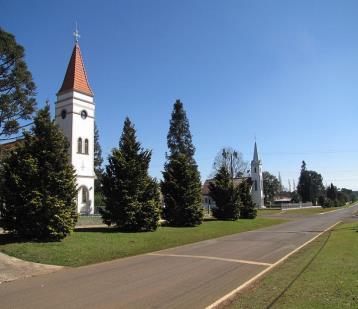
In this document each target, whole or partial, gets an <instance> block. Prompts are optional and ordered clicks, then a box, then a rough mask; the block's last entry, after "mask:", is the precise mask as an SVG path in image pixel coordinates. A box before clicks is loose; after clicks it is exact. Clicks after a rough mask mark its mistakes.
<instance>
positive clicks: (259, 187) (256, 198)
mask: <svg viewBox="0 0 358 309" xmlns="http://www.w3.org/2000/svg"><path fill="white" fill-rule="evenodd" d="M251 180H252V184H253V186H252V190H251V196H252V201H253V202H254V203H255V204H256V207H258V208H264V207H265V205H264V194H263V178H262V163H261V161H260V160H259V154H258V151H257V145H256V141H255V146H254V156H253V159H252V161H251Z"/></svg>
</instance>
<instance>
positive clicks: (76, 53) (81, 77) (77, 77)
mask: <svg viewBox="0 0 358 309" xmlns="http://www.w3.org/2000/svg"><path fill="white" fill-rule="evenodd" d="M67 90H77V91H79V92H83V93H85V94H87V95H90V96H93V92H92V90H91V87H90V85H89V83H88V79H87V74H86V70H85V67H84V65H83V60H82V55H81V49H80V46H79V45H78V43H76V44H75V47H74V48H73V51H72V55H71V59H70V62H69V64H68V67H67V71H66V75H65V78H64V80H63V83H62V87H61V88H60V90H59V91H58V93H61V92H64V91H67Z"/></svg>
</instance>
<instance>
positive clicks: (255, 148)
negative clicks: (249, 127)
mask: <svg viewBox="0 0 358 309" xmlns="http://www.w3.org/2000/svg"><path fill="white" fill-rule="evenodd" d="M253 160H254V161H259V155H258V154H257V145H256V142H255V147H254V158H253Z"/></svg>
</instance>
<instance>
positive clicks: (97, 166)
mask: <svg viewBox="0 0 358 309" xmlns="http://www.w3.org/2000/svg"><path fill="white" fill-rule="evenodd" d="M102 164H103V158H102V148H101V144H100V143H99V132H98V128H97V125H96V123H95V124H94V172H95V174H96V179H95V182H94V188H95V192H96V193H101V181H102V175H103V168H102Z"/></svg>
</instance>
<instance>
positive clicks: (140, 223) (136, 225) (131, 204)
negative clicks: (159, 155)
mask: <svg viewBox="0 0 358 309" xmlns="http://www.w3.org/2000/svg"><path fill="white" fill-rule="evenodd" d="M135 134H136V131H135V128H134V126H133V125H132V123H131V121H130V120H129V118H126V120H125V122H124V127H123V132H122V136H121V139H120V142H119V147H118V148H115V149H113V150H112V154H111V155H110V157H109V162H108V165H107V166H106V170H105V173H104V174H103V188H102V189H103V194H104V202H105V209H102V210H100V212H101V214H102V217H103V221H104V222H105V223H108V222H110V223H114V224H116V225H117V226H118V227H119V228H120V229H121V230H124V231H153V230H155V229H156V228H157V227H158V222H159V212H160V208H159V202H160V200H159V189H158V185H157V183H156V181H155V180H154V179H152V178H151V177H150V176H149V175H148V168H149V163H150V159H151V151H149V150H143V148H142V147H141V144H140V143H139V142H137V140H136V135H135Z"/></svg>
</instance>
